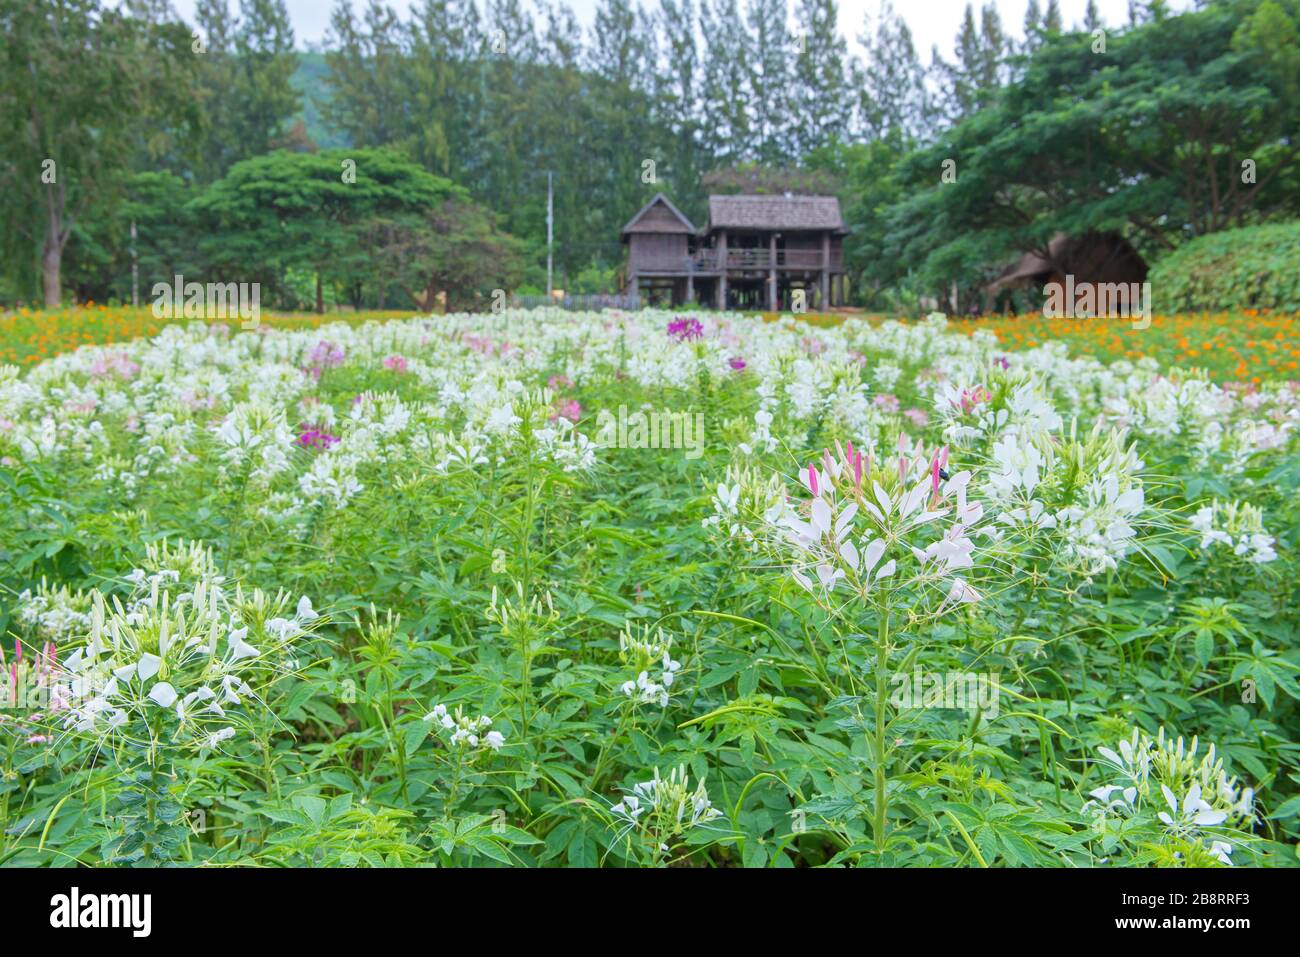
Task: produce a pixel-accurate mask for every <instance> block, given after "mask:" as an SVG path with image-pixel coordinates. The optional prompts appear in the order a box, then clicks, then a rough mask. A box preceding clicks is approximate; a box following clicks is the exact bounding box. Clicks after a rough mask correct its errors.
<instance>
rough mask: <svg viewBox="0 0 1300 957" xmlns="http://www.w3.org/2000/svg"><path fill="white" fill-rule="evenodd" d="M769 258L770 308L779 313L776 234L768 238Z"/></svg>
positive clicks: (768, 298)
mask: <svg viewBox="0 0 1300 957" xmlns="http://www.w3.org/2000/svg"><path fill="white" fill-rule="evenodd" d="M767 256H768V259H767V284H768V293H767V302H768V308H770V309H771V310H772V311H773V312H779V311H780V309H781V304H780V303H779V302H777V301H776V233H773V234H772V235H771V236H769V237H768V238H767Z"/></svg>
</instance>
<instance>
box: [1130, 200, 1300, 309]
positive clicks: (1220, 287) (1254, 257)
mask: <svg viewBox="0 0 1300 957" xmlns="http://www.w3.org/2000/svg"><path fill="white" fill-rule="evenodd" d="M1148 280H1149V281H1150V283H1151V292H1152V296H1153V297H1154V299H1155V305H1156V308H1158V309H1159V310H1160V311H1162V312H1197V311H1206V312H1220V311H1222V310H1225V309H1274V310H1281V311H1293V310H1300V222H1293V223H1277V224H1274V225H1268V226H1249V227H1246V228H1244V229H1229V230H1224V231H1223V232H1219V233H1212V234H1210V235H1209V236H1201V237H1199V238H1197V239H1194V240H1192V241H1191V242H1189V243H1187V244H1185V245H1183V246H1181V247H1179V248H1178V249H1177V250H1175V251H1174V252H1172V253H1170V254H1169V255H1168V256H1166V257H1165V258H1164V259H1162V260H1160V262H1158V263H1157V264H1156V265H1155V267H1154V268H1153V269H1152V270H1151V274H1150V276H1149V277H1148Z"/></svg>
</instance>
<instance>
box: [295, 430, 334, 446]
mask: <svg viewBox="0 0 1300 957" xmlns="http://www.w3.org/2000/svg"><path fill="white" fill-rule="evenodd" d="M338 441H339V438H338V436H336V435H330V434H329V433H328V432H323V431H321V430H320V429H303V430H302V431H300V432H299V433H298V444H299V445H300V446H301V447H302V448H304V449H328V448H329V447H330V446H331V445H335V444H337V443H338Z"/></svg>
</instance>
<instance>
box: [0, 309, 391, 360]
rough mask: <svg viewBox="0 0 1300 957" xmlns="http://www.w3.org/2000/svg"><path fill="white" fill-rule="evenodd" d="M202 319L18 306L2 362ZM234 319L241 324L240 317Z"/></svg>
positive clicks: (295, 319)
mask: <svg viewBox="0 0 1300 957" xmlns="http://www.w3.org/2000/svg"><path fill="white" fill-rule="evenodd" d="M413 314H414V313H411V312H395V311H383V312H381V311H377V310H376V311H372V312H327V313H325V314H324V315H317V314H315V313H269V312H263V313H262V318H261V321H262V324H263V325H267V326H273V327H277V328H285V327H287V328H293V329H305V328H315V327H316V326H320V325H323V324H324V323H329V322H340V321H342V322H365V321H367V320H369V319H406V318H410V316H412V315H413ZM199 321H202V320H197V319H159V318H157V317H155V316H154V314H153V311H152V310H151V308H150V307H148V306H139V307H134V306H103V305H97V304H95V303H93V302H88V303H86V304H84V305H79V306H65V307H64V308H62V309H54V310H44V309H18V310H15V311H13V312H8V313H4V314H0V364H4V363H14V364H18V365H31V364H34V363H37V362H40V361H41V360H43V359H48V358H50V357H51V356H55V355H58V354H59V353H61V352H67V351H69V350H71V349H75V348H77V347H78V346H84V345H90V344H100V343H106V342H127V341H129V340H131V339H136V338H139V337H141V336H152V335H156V334H157V333H158V332H159V331H160V330H161V329H162V328H163V327H164V326H168V325H171V324H172V323H173V322H199ZM228 324H230V325H232V326H234V325H238V320H229V321H228Z"/></svg>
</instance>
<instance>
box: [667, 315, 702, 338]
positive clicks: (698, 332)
mask: <svg viewBox="0 0 1300 957" xmlns="http://www.w3.org/2000/svg"><path fill="white" fill-rule="evenodd" d="M703 336H704V326H703V324H702V323H701V322H700V320H698V319H695V318H692V317H690V316H678V317H677V318H676V319H674V320H673V321H672V322H670V323H668V338H669V339H674V340H676V341H677V342H688V341H690V340H692V339H700V338H703Z"/></svg>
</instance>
